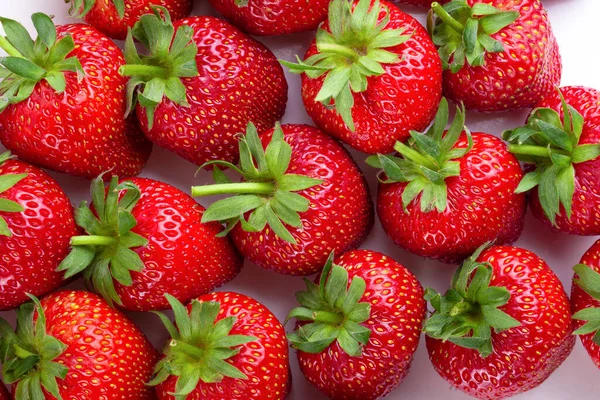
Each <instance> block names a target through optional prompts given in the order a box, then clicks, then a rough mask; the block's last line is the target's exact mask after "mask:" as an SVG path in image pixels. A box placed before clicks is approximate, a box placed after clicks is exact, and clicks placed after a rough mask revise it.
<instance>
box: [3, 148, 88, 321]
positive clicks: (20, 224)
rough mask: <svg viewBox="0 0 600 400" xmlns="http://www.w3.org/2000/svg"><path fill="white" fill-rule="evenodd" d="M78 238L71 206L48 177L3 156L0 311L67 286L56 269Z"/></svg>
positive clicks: (53, 181)
mask: <svg viewBox="0 0 600 400" xmlns="http://www.w3.org/2000/svg"><path fill="white" fill-rule="evenodd" d="M76 234H77V226H76V225H75V219H74V217H73V207H71V202H70V201H69V198H68V197H67V195H66V194H65V193H64V192H63V190H62V189H61V188H60V186H58V183H57V182H56V181H55V180H54V179H52V178H51V177H50V176H49V175H48V174H47V173H45V172H44V171H42V170H41V169H38V168H36V167H34V166H33V165H30V164H27V163H25V162H23V161H19V160H15V159H12V158H11V157H10V153H8V152H7V153H4V154H0V310H9V309H11V308H15V307H17V306H19V305H20V304H21V303H23V302H25V301H27V300H29V298H28V297H27V293H31V294H33V295H36V296H41V295H45V294H46V293H49V292H51V291H52V290H54V289H56V288H58V287H59V286H61V285H62V284H63V283H64V282H63V280H62V276H61V274H60V273H59V272H56V268H57V267H58V265H59V264H60V263H61V261H62V260H63V259H64V258H65V257H66V256H67V254H68V253H69V240H70V238H71V237H72V236H74V235H76Z"/></svg>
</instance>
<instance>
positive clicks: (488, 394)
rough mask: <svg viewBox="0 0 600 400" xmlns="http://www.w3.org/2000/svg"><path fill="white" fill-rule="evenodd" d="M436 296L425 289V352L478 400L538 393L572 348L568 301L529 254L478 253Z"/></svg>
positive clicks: (500, 249) (511, 250)
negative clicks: (430, 308) (427, 303)
mask: <svg viewBox="0 0 600 400" xmlns="http://www.w3.org/2000/svg"><path fill="white" fill-rule="evenodd" d="M452 282H453V283H452V288H451V289H450V290H448V292H446V294H445V295H444V296H441V295H440V294H439V293H437V292H436V291H435V290H433V289H427V290H426V294H425V298H427V300H429V301H430V302H431V305H432V306H433V307H434V308H435V313H434V314H433V315H432V316H431V318H429V320H427V322H426V323H425V333H426V335H427V337H426V343H427V351H428V352H429V358H430V359H431V362H432V364H433V367H434V368H435V370H436V371H437V372H438V373H439V374H440V375H441V376H442V377H443V378H444V379H445V380H447V381H448V382H449V383H450V384H451V385H453V386H455V387H456V388H458V389H460V390H462V391H464V392H465V393H468V394H470V395H471V396H473V397H476V398H479V399H503V398H506V397H510V396H514V395H517V394H520V393H523V392H525V391H527V390H530V389H533V388H536V387H537V386H539V385H540V384H541V383H542V382H544V381H545V380H546V378H548V377H549V376H550V375H551V374H552V373H553V372H554V370H555V369H556V368H558V367H559V366H560V365H561V364H562V362H563V361H564V360H565V359H566V358H567V357H568V355H569V354H570V353H571V350H572V349H573V346H574V344H575V337H574V336H573V335H572V332H573V326H572V323H571V311H570V306H569V298H568V297H567V294H566V293H565V289H564V288H563V286H562V283H561V282H560V280H559V279H558V277H557V276H556V275H555V274H554V272H552V270H551V269H550V267H549V266H548V265H547V264H546V263H545V262H544V260H542V259H540V258H539V257H538V256H536V255H535V254H534V253H532V252H530V251H527V250H524V249H520V248H517V247H510V246H492V247H490V248H488V249H483V247H482V248H480V249H479V250H477V251H476V252H475V254H474V255H473V256H472V257H471V258H469V259H468V260H467V261H465V263H464V264H463V265H462V267H461V268H459V270H458V271H457V272H456V274H455V276H454V278H453V280H452Z"/></svg>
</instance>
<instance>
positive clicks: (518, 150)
mask: <svg viewBox="0 0 600 400" xmlns="http://www.w3.org/2000/svg"><path fill="white" fill-rule="evenodd" d="M508 151H510V152H511V153H513V154H522V155H526V156H534V157H547V158H550V151H549V150H548V148H547V147H541V146H532V145H526V144H511V145H509V146H508ZM552 151H553V152H554V153H556V154H561V155H564V156H568V157H570V156H571V154H569V153H568V152H566V151H564V150H552Z"/></svg>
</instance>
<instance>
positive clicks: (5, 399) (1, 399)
mask: <svg viewBox="0 0 600 400" xmlns="http://www.w3.org/2000/svg"><path fill="white" fill-rule="evenodd" d="M0 400H12V399H11V397H10V394H9V393H8V390H6V388H5V387H4V385H3V384H2V382H0Z"/></svg>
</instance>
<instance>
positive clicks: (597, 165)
mask: <svg viewBox="0 0 600 400" xmlns="http://www.w3.org/2000/svg"><path fill="white" fill-rule="evenodd" d="M560 91H561V93H562V94H563V96H564V97H565V100H566V101H567V103H568V104H570V105H571V106H572V107H573V108H575V109H576V110H577V111H578V112H579V113H581V115H583V118H584V119H585V124H584V126H583V132H582V134H581V138H580V140H579V144H580V145H581V144H599V143H600V91H598V90H596V89H590V88H585V87H582V86H567V87H564V88H561V89H560ZM537 107H548V108H552V109H554V110H556V111H557V112H558V113H559V114H560V115H561V118H562V116H563V115H564V114H563V112H562V105H561V100H560V97H559V95H558V92H556V91H553V92H552V93H550V94H549V95H548V96H547V97H546V98H545V99H544V100H543V101H542V102H540V103H539V104H538V105H537ZM573 167H574V168H575V193H574V195H573V206H572V216H571V219H570V220H569V218H568V217H567V216H566V214H565V212H564V209H563V208H562V207H561V213H560V215H557V216H556V225H555V226H552V224H551V222H550V221H549V220H548V218H546V216H545V215H544V211H543V209H542V207H541V205H540V200H539V197H538V191H537V189H534V190H533V192H532V195H531V202H530V204H531V211H532V212H533V214H534V215H535V216H536V217H537V218H539V219H541V220H542V221H544V222H545V223H546V224H547V225H548V226H551V227H552V228H554V229H555V230H558V231H560V232H565V233H569V234H573V235H586V236H592V235H600V218H599V216H600V158H597V159H595V160H590V161H586V162H583V163H579V164H573Z"/></svg>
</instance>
